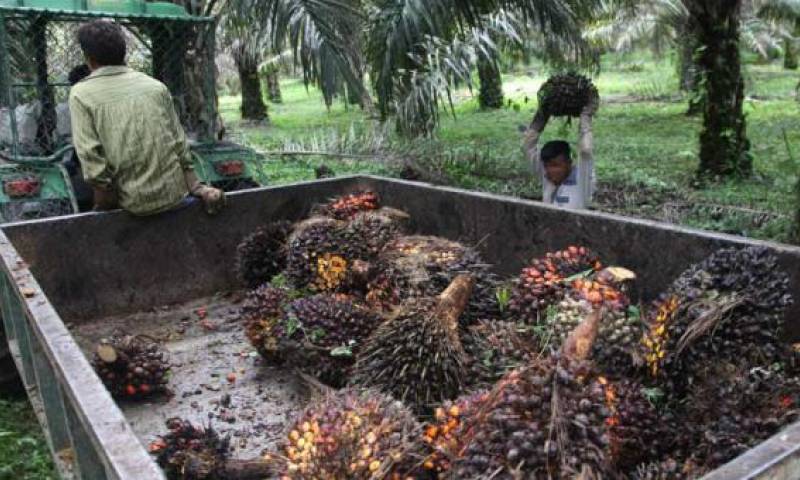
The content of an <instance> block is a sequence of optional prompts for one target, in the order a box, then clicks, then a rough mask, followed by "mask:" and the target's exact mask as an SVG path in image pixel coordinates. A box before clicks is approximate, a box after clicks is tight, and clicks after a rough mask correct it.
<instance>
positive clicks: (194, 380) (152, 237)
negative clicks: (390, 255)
mask: <svg viewBox="0 0 800 480" xmlns="http://www.w3.org/2000/svg"><path fill="white" fill-rule="evenodd" d="M358 189H369V190H373V191H375V192H376V193H378V194H379V195H380V196H381V198H382V199H383V203H384V204H386V205H387V206H392V207H395V208H400V209H402V210H405V211H406V212H408V213H409V214H410V215H411V218H412V222H413V223H412V230H413V231H415V232H416V233H421V234H428V235H439V236H444V237H447V238H450V239H453V240H458V241H462V242H464V243H466V244H472V245H479V246H480V250H481V251H482V253H483V254H484V256H485V258H486V259H487V260H488V261H490V262H493V263H494V264H495V266H496V270H497V271H498V272H499V273H505V274H508V273H513V272H515V271H518V270H519V268H520V267H521V266H522V264H523V262H524V261H525V260H527V259H528V258H530V257H531V256H533V255H538V254H542V253H544V252H546V251H550V250H554V249H557V248H560V247H563V246H564V245H566V244H571V243H580V244H584V245H586V246H588V247H590V248H592V249H593V250H595V251H596V252H597V253H598V254H599V255H601V257H603V258H605V259H607V260H608V262H609V263H612V264H618V265H622V266H625V267H628V268H630V269H632V270H634V271H636V272H637V274H638V275H639V279H640V280H639V282H638V285H640V287H639V290H638V291H634V292H632V294H633V296H634V299H642V300H647V299H650V298H652V297H653V296H655V295H656V294H657V293H658V292H660V291H661V290H662V289H663V288H664V287H665V286H667V285H668V284H669V282H670V281H671V280H672V279H673V278H674V277H676V276H677V275H678V274H679V273H680V272H681V271H683V270H684V269H685V268H686V267H688V266H689V265H690V264H692V263H694V262H697V261H699V260H701V259H703V258H704V257H706V256H707V255H709V254H710V253H712V252H713V251H715V250H716V249H718V248H720V247H725V246H733V245H739V246H745V245H754V244H758V245H763V246H766V247H767V248H770V249H771V250H773V251H774V252H775V253H776V254H777V255H778V256H779V258H780V262H781V265H782V267H783V268H784V270H785V271H786V272H788V273H789V274H790V276H791V284H792V291H793V292H794V294H795V297H800V248H795V247H790V246H786V245H779V244H774V243H768V242H757V241H750V240H746V239H742V238H739V237H732V236H725V235H718V234H712V233H708V232H702V231H697V230H689V229H684V228H681V227H675V226H671V225H664V224H659V223H655V222H650V221H643V220H632V219H628V218H624V217H619V216H614V215H608V214H601V213H595V212H567V211H563V210H559V209H555V208H552V207H549V206H546V205H543V204H540V203H537V202H529V201H523V200H517V199H512V198H507V197H500V196H494V195H487V194H479V193H472V192H466V191H462V190H456V189H450V188H441V187H435V186H431V185H427V184H420V183H413V182H404V181H396V180H389V179H383V178H378V177H365V176H358V177H346V178H339V179H333V180H324V181H317V182H308V183H300V184H294V185H287V186H281V187H271V188H264V189H258V190H251V191H245V192H240V193H236V194H232V195H231V196H230V202H229V207H228V208H227V209H226V210H225V211H224V212H223V213H222V214H220V215H219V216H216V217H209V216H206V215H205V214H204V213H203V212H202V210H201V208H199V207H197V206H195V207H191V208H188V209H185V210H182V211H178V212H173V213H169V214H165V215H162V216H159V217H156V218H150V219H142V218H134V217H131V216H130V215H127V214H125V213H123V212H111V213H99V214H98V213H89V214H82V215H74V216H69V217H64V218H59V219H53V220H37V221H31V222H24V223H16V224H9V225H6V226H4V227H3V228H2V234H0V254H2V265H1V266H2V269H3V271H2V275H1V276H0V292H2V297H0V304H1V305H2V314H3V321H4V326H5V330H6V335H7V337H8V339H9V346H10V349H11V351H12V353H13V354H14V357H15V361H16V364H17V366H18V369H19V370H20V372H21V376H22V378H23V380H24V382H25V384H26V386H27V389H28V394H29V397H30V398H31V401H32V402H33V403H34V406H35V407H36V410H37V413H38V414H39V418H40V420H41V422H42V424H43V426H44V427H45V431H46V433H47V436H48V440H49V442H50V446H51V449H52V451H53V455H54V458H55V459H56V461H57V463H58V466H59V469H60V471H61V472H62V474H63V475H64V476H65V477H67V478H69V477H75V478H85V479H91V480H95V479H104V478H110V479H124V480H134V479H135V480H149V479H161V478H163V474H162V473H161V471H160V469H159V468H158V467H157V466H156V465H155V464H154V463H153V462H152V460H151V458H150V456H149V455H148V453H147V450H146V447H147V445H148V443H149V442H150V441H151V440H153V438H154V436H155V435H156V434H157V433H162V432H163V429H164V420H166V419H167V418H169V417H171V416H176V415H178V416H183V417H186V418H189V419H191V420H194V421H196V422H199V423H207V422H208V420H209V418H211V419H213V423H214V426H215V428H217V429H219V430H221V431H223V432H228V433H231V435H232V438H233V442H232V443H233V446H234V447H235V451H234V454H233V456H234V457H239V456H240V457H242V458H245V457H250V456H252V455H253V454H256V453H258V452H259V451H260V450H262V449H264V448H267V447H269V446H270V445H271V444H274V442H275V441H276V440H277V439H278V437H279V436H280V435H281V433H282V432H283V426H284V425H285V424H286V421H287V419H288V418H289V417H290V416H291V415H292V414H293V413H294V412H296V411H297V410H298V409H299V408H302V406H303V403H304V401H305V399H306V398H307V392H306V390H305V389H304V388H303V386H302V385H301V384H300V383H299V382H298V381H297V379H296V378H294V377H293V376H292V375H291V374H289V373H288V372H286V371H283V370H281V369H275V368H270V367H267V366H265V365H264V364H262V362H261V360H260V359H259V358H258V357H257V356H254V355H251V354H250V350H251V349H250V348H249V345H248V344H247V343H246V341H245V340H244V338H243V335H242V333H241V331H240V329H239V328H238V326H237V318H236V316H237V315H236V310H237V302H238V301H239V296H240V292H238V291H237V289H238V283H237V280H236V278H235V272H234V271H233V264H234V255H235V250H236V246H237V244H238V243H239V241H240V240H241V239H242V238H243V237H244V236H245V235H247V234H249V233H250V232H252V231H253V230H254V229H255V228H256V227H258V226H260V225H262V224H263V223H266V222H269V221H273V220H278V219H288V220H297V219H300V218H303V217H304V216H305V215H307V214H308V212H309V210H310V209H311V207H312V206H313V205H314V204H315V203H318V202H322V201H325V200H327V199H329V198H330V197H333V196H335V195H339V194H343V193H349V192H351V191H353V190H358ZM201 310H205V315H198V313H197V312H198V311H201ZM789 315H790V317H789V318H790V319H791V320H792V322H791V326H792V328H791V329H790V331H789V332H787V335H789V336H791V337H792V338H796V337H797V336H798V333H800V302H798V304H796V305H795V306H794V307H793V309H792V310H791V311H790V312H789ZM201 316H202V317H203V318H202V319H201V318H200V317H201ZM118 328H120V329H124V330H126V331H128V332H130V333H145V334H148V335H151V336H155V337H157V338H159V339H163V340H164V341H165V343H166V347H167V349H168V350H169V353H170V355H171V360H172V361H173V363H175V364H176V365H177V366H176V368H175V371H174V372H173V377H172V381H171V387H172V388H173V390H174V391H175V394H176V395H175V396H174V397H172V398H170V399H162V400H161V401H158V400H154V401H151V402H150V403H148V404H134V403H126V402H120V404H119V405H117V404H116V403H115V402H114V400H112V399H111V397H110V396H109V394H108V393H107V392H106V390H105V388H104V387H103V385H102V383H101V382H100V380H99V379H98V378H97V376H96V375H95V374H94V371H93V370H92V369H91V367H90V365H89V360H88V358H87V355H86V354H87V352H88V351H89V349H90V348H91V346H92V345H93V344H94V342H95V341H97V340H98V339H100V338H103V337H106V336H108V335H109V334H111V333H112V332H113V331H115V330H116V329H118ZM229 373H234V374H235V379H234V380H233V381H230V379H229V378H228V374H229ZM798 448H800V425H797V424H795V425H792V426H790V427H788V428H787V429H785V430H784V431H783V432H781V433H779V434H778V435H776V436H775V437H773V438H772V439H770V440H768V441H767V442H764V443H763V444H762V445H760V446H758V447H756V448H754V449H752V450H751V451H749V452H747V453H745V454H744V455H742V456H741V457H739V458H738V459H736V460H734V461H733V462H731V463H730V464H728V465H726V466H724V467H722V468H720V469H719V470H718V471H716V472H713V473H712V474H710V475H709V476H708V478H711V479H729V478H764V479H766V478H777V479H796V478H800V464H799V463H798V461H799V460H800V452H797V450H798Z"/></svg>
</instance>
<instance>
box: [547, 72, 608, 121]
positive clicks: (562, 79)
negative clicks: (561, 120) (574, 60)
mask: <svg viewBox="0 0 800 480" xmlns="http://www.w3.org/2000/svg"><path fill="white" fill-rule="evenodd" d="M598 98H599V94H598V92H597V87H595V86H594V84H593V83H592V81H591V80H590V79H589V78H588V77H585V76H583V75H579V74H577V73H574V72H571V73H566V74H562V75H554V76H552V77H550V78H549V79H548V80H547V81H546V82H545V83H544V84H543V85H542V86H541V88H540V89H539V93H538V99H539V112H540V113H541V114H544V115H547V116H548V117H578V116H580V115H581V112H582V111H583V109H584V107H586V106H587V105H589V103H590V102H594V103H596V102H597V100H598Z"/></svg>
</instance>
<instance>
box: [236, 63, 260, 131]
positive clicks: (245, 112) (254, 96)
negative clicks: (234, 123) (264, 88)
mask: <svg viewBox="0 0 800 480" xmlns="http://www.w3.org/2000/svg"><path fill="white" fill-rule="evenodd" d="M235 56H236V57H239V56H238V55H235ZM235 61H236V67H237V69H238V70H239V80H240V81H241V83H242V108H241V112H242V119H244V120H254V121H261V120H266V119H267V105H266V104H265V103H264V97H263V96H262V94H261V81H260V80H259V78H258V62H249V61H247V59H242V58H236V59H235Z"/></svg>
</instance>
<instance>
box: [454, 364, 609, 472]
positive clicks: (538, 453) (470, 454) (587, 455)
mask: <svg viewBox="0 0 800 480" xmlns="http://www.w3.org/2000/svg"><path fill="white" fill-rule="evenodd" d="M593 378H594V373H593V371H592V366H591V364H589V363H587V362H585V361H579V360H575V361H573V360H571V359H569V358H567V357H563V358H559V356H557V355H555V356H552V357H548V358H545V359H542V360H539V361H537V362H534V363H532V364H530V365H528V366H525V367H522V368H520V369H518V370H514V371H513V372H511V373H509V374H508V375H507V376H506V377H504V378H503V379H502V380H501V381H500V382H498V384H497V385H496V386H495V387H494V388H493V389H492V390H491V391H490V392H488V393H487V394H485V395H483V396H482V398H483V400H482V401H481V402H479V403H478V404H477V405H474V406H472V407H471V411H472V414H471V415H465V416H464V417H463V418H462V419H461V425H460V427H458V430H457V431H456V433H455V436H456V437H457V438H458V440H457V441H456V442H455V444H456V445H458V446H459V449H458V450H457V451H449V450H446V451H445V452H444V454H445V458H448V459H449V461H450V463H451V470H450V474H451V475H452V477H453V478H497V479H509V480H511V479H517V478H565V479H566V478H575V477H576V476H578V475H580V474H583V475H589V476H586V477H583V478H601V477H603V476H608V473H609V468H610V465H609V458H608V453H607V448H608V434H607V432H606V427H605V420H606V418H607V415H608V413H607V410H606V406H605V396H604V391H603V388H602V386H601V385H599V384H597V382H594V381H592V379H593Z"/></svg>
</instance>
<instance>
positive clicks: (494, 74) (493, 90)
mask: <svg viewBox="0 0 800 480" xmlns="http://www.w3.org/2000/svg"><path fill="white" fill-rule="evenodd" d="M478 77H480V81H481V86H480V92H479V94H478V103H479V104H480V106H481V108H483V109H494V108H500V107H502V106H503V77H502V76H501V74H500V67H499V66H498V65H497V62H496V61H494V59H485V58H481V59H479V60H478Z"/></svg>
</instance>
